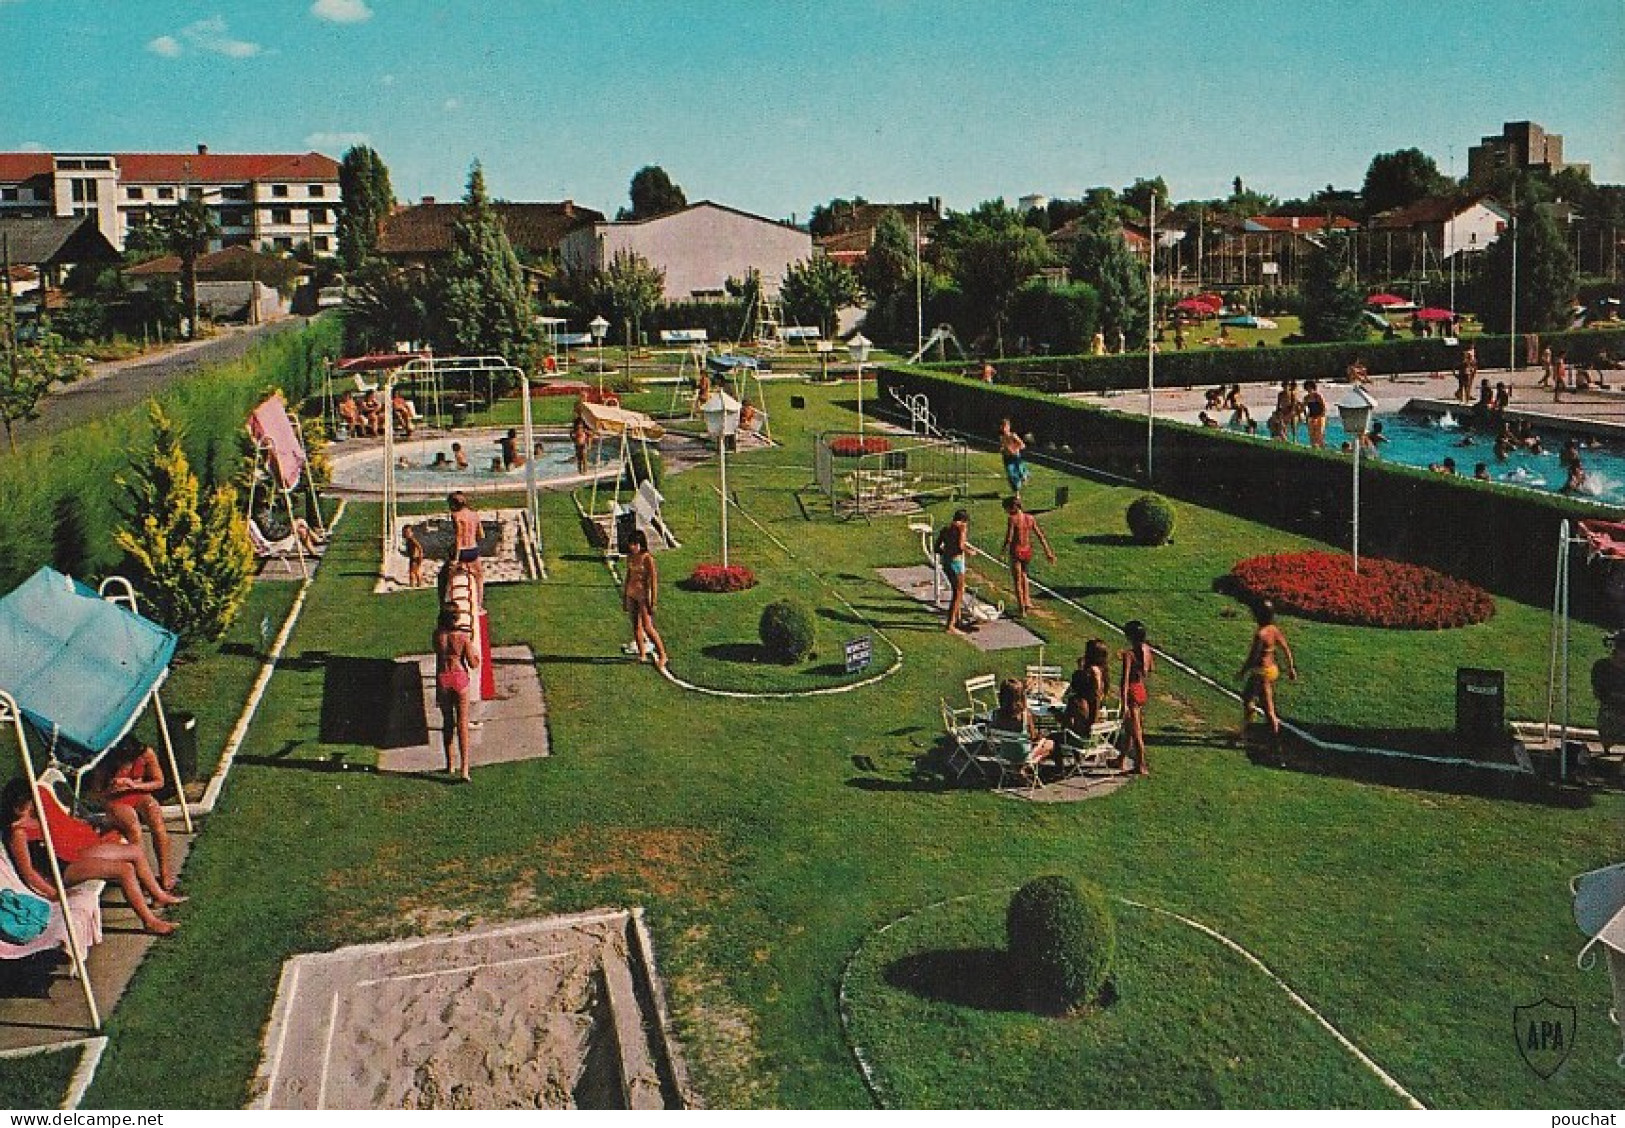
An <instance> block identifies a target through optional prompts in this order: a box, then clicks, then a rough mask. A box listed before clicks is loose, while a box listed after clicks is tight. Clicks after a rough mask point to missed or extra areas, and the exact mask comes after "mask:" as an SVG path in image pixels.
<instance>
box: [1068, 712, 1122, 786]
mask: <svg viewBox="0 0 1625 1128" xmlns="http://www.w3.org/2000/svg"><path fill="white" fill-rule="evenodd" d="M1122 732H1123V716H1122V713H1121V712H1120V711H1119V709H1118V708H1117V706H1115V705H1102V706H1101V707H1100V712H1099V714H1098V715H1097V717H1096V718H1095V722H1094V724H1092V725H1090V726H1089V731H1088V732H1087V733H1076V732H1073V731H1072V730H1071V729H1062V730H1061V732H1060V735H1059V737H1058V739H1057V741H1056V745H1055V755H1056V757H1057V758H1058V759H1063V760H1070V761H1071V765H1070V768H1069V770H1068V772H1067V775H1068V777H1071V776H1076V775H1083V774H1084V773H1086V772H1090V771H1100V770H1107V771H1110V770H1112V767H1111V762H1112V761H1113V760H1115V759H1117V758H1118V757H1119V756H1120V755H1122V753H1121V752H1120V751H1118V748H1117V740H1118V737H1119V736H1121V735H1122Z"/></svg>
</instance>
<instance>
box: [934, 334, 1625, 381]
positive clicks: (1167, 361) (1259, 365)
mask: <svg viewBox="0 0 1625 1128" xmlns="http://www.w3.org/2000/svg"><path fill="white" fill-rule="evenodd" d="M1540 339H1541V343H1542V344H1543V345H1550V346H1551V347H1552V348H1553V349H1561V350H1563V351H1566V352H1567V353H1568V356H1569V361H1570V362H1571V364H1572V363H1575V362H1579V363H1585V364H1589V363H1591V362H1592V361H1593V360H1595V359H1596V357H1597V354H1598V353H1599V352H1601V351H1602V350H1604V349H1606V350H1607V351H1608V352H1609V354H1610V355H1612V356H1614V357H1615V358H1616V359H1619V358H1621V355H1622V353H1625V329H1579V330H1575V331H1574V332H1570V333H1545V334H1542V335H1541V338H1540ZM1473 343H1474V344H1475V345H1476V346H1477V348H1478V363H1479V366H1480V367H1482V368H1504V367H1506V364H1507V360H1508V359H1509V358H1510V356H1511V353H1510V352H1509V347H1510V346H1509V342H1508V339H1507V338H1506V337H1505V336H1489V335H1486V336H1482V337H1475V338H1473ZM1458 355H1459V350H1458V349H1455V348H1451V347H1450V346H1448V345H1446V344H1445V343H1444V342H1443V340H1442V339H1440V338H1438V337H1431V338H1422V339H1420V340H1417V339H1403V340H1397V341H1371V342H1367V343H1362V344H1348V343H1341V344H1331V345H1283V346H1277V347H1275V348H1264V349H1259V348H1252V349H1197V350H1194V351H1192V352H1175V351H1173V350H1172V349H1171V348H1169V347H1167V346H1166V345H1165V346H1164V349H1163V351H1162V352H1160V353H1158V354H1157V371H1156V378H1157V383H1158V384H1159V385H1162V386H1163V387H1170V388H1180V387H1211V386H1213V385H1215V384H1221V383H1222V384H1231V383H1243V384H1245V383H1249V382H1253V383H1256V382H1258V381H1280V380H1298V381H1300V382H1301V381H1303V380H1327V379H1342V377H1343V373H1344V372H1345V371H1347V370H1348V366H1349V364H1350V363H1352V362H1353V361H1354V359H1355V358H1356V357H1358V358H1360V359H1361V360H1363V361H1364V362H1365V366H1366V370H1367V371H1369V372H1370V373H1371V375H1373V376H1388V375H1392V374H1395V373H1400V372H1430V371H1448V370H1452V369H1453V368H1454V367H1455V363H1456V357H1457V356H1458ZM924 367H926V368H928V369H934V370H935V371H939V372H944V371H951V372H957V371H959V369H960V368H961V367H963V366H962V365H959V364H942V365H925V366H924ZM999 379H1000V381H1001V382H1003V383H1006V384H1016V385H1019V386H1021V387H1027V388H1038V389H1040V390H1041V391H1046V392H1104V391H1113V390H1125V389H1131V388H1143V387H1145V382H1146V357H1145V353H1143V352H1142V353H1129V354H1127V355H1123V356H1051V357H1009V358H1006V359H1005V360H1002V361H1000V362H999Z"/></svg>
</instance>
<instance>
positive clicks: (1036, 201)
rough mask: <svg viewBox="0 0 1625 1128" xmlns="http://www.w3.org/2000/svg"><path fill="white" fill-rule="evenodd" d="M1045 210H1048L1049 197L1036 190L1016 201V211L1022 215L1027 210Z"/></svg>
mask: <svg viewBox="0 0 1625 1128" xmlns="http://www.w3.org/2000/svg"><path fill="white" fill-rule="evenodd" d="M1047 210H1049V197H1048V196H1044V195H1040V194H1039V193H1037V192H1034V193H1033V194H1032V195H1030V196H1023V197H1021V199H1019V200H1017V201H1016V211H1018V212H1020V213H1021V214H1022V215H1026V214H1027V213H1028V212H1035V211H1047Z"/></svg>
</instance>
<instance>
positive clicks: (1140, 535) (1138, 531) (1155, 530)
mask: <svg viewBox="0 0 1625 1128" xmlns="http://www.w3.org/2000/svg"><path fill="white" fill-rule="evenodd" d="M1127 517H1128V531H1129V535H1130V536H1132V537H1133V538H1134V543H1136V544H1145V545H1157V544H1167V543H1168V541H1169V540H1171V539H1172V538H1173V535H1174V508H1173V506H1171V505H1169V504H1168V503H1167V502H1166V501H1164V500H1163V499H1162V498H1160V497H1158V496H1157V495H1156V494H1144V495H1142V496H1140V497H1137V498H1135V499H1134V501H1132V502H1130V503H1129V507H1128V513H1127Z"/></svg>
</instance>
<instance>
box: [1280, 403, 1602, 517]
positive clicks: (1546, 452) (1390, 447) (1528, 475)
mask: <svg viewBox="0 0 1625 1128" xmlns="http://www.w3.org/2000/svg"><path fill="white" fill-rule="evenodd" d="M1377 421H1379V422H1381V423H1382V433H1383V434H1384V435H1385V436H1387V439H1388V441H1387V442H1385V443H1382V444H1381V445H1379V446H1378V447H1377V457H1378V458H1381V459H1386V460H1388V461H1390V462H1398V463H1400V464H1401V465H1404V466H1416V467H1420V468H1422V469H1426V468H1427V467H1429V466H1433V465H1437V464H1439V463H1442V462H1443V461H1444V460H1445V459H1446V458H1450V459H1454V460H1455V463H1456V473H1458V474H1460V475H1462V476H1463V477H1468V478H1470V477H1472V476H1473V470H1474V467H1475V466H1477V465H1478V463H1480V462H1482V463H1484V465H1485V468H1486V469H1487V470H1488V471H1489V475H1490V477H1491V479H1493V480H1494V481H1496V482H1500V483H1503V484H1506V485H1512V486H1523V487H1525V488H1527V489H1536V490H1545V491H1548V492H1554V493H1555V492H1556V491H1558V490H1560V489H1561V488H1562V487H1563V483H1564V482H1565V481H1566V480H1567V478H1568V474H1567V471H1565V470H1564V468H1563V466H1562V465H1561V464H1560V463H1559V461H1558V455H1559V454H1560V453H1561V451H1562V449H1563V444H1564V442H1566V441H1567V440H1568V439H1569V438H1570V437H1571V436H1572V435H1573V432H1571V431H1565V430H1563V429H1562V428H1559V427H1551V426H1543V425H1540V424H1537V425H1536V426H1535V434H1537V435H1539V436H1540V439H1541V446H1542V448H1543V453H1541V454H1532V453H1529V452H1527V451H1523V450H1518V451H1515V452H1513V453H1512V454H1509V455H1508V456H1507V459H1506V461H1505V462H1497V461H1496V458H1495V439H1494V437H1493V436H1492V435H1490V434H1488V433H1487V432H1484V431H1475V430H1473V429H1472V428H1470V427H1467V426H1464V425H1463V424H1462V423H1461V422H1459V421H1458V419H1457V417H1456V416H1454V415H1452V414H1450V413H1448V412H1447V413H1445V414H1444V415H1443V416H1435V415H1423V414H1418V413H1413V412H1400V413H1393V414H1388V415H1382V416H1379V417H1378V420H1377ZM1299 434H1300V435H1301V434H1302V431H1301V430H1300V432H1299ZM1347 438H1348V436H1347V435H1346V434H1345V432H1344V431H1343V428H1342V426H1341V424H1340V423H1339V422H1338V420H1337V418H1336V417H1335V416H1334V417H1333V418H1332V422H1331V425H1330V426H1328V427H1327V428H1326V442H1327V443H1328V444H1329V445H1331V446H1333V447H1337V446H1340V445H1341V444H1342V443H1343V442H1344V441H1346V439H1347ZM1468 440H1470V442H1471V445H1466V446H1464V445H1462V444H1463V443H1464V442H1466V441H1468ZM1622 448H1625V444H1621V443H1618V442H1614V443H1608V442H1604V443H1603V445H1602V446H1600V447H1597V448H1595V449H1592V450H1582V451H1581V452H1580V461H1581V463H1582V464H1583V465H1584V466H1585V469H1586V483H1587V492H1586V493H1585V494H1583V495H1582V496H1585V497H1588V498H1590V499H1591V500H1593V501H1601V502H1606V503H1608V504H1610V505H1625V449H1622Z"/></svg>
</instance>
